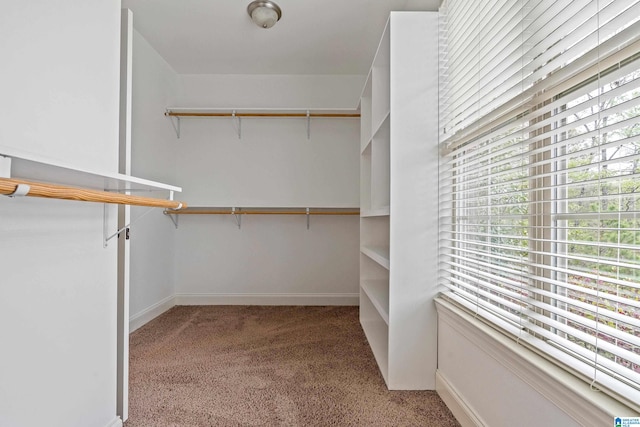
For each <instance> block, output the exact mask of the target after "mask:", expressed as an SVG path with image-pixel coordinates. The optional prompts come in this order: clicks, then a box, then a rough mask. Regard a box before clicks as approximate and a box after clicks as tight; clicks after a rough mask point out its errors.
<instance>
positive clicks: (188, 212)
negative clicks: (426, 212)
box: [165, 209, 360, 215]
mask: <svg viewBox="0 0 640 427" xmlns="http://www.w3.org/2000/svg"><path fill="white" fill-rule="evenodd" d="M165 213H166V214H178V215H232V214H233V215H307V212H305V211H268V210H255V211H235V212H234V211H231V210H209V209H199V210H181V211H175V212H173V211H170V210H169V211H165ZM309 215H360V211H319V212H313V211H310V212H309Z"/></svg>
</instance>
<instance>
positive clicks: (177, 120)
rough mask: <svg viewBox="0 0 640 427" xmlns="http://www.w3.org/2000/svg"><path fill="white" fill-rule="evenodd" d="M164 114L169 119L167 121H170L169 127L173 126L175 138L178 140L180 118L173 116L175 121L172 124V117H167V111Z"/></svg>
mask: <svg viewBox="0 0 640 427" xmlns="http://www.w3.org/2000/svg"><path fill="white" fill-rule="evenodd" d="M165 114H166V115H167V116H168V117H169V120H171V126H173V130H175V131H176V136H177V137H178V139H180V116H175V118H176V120H175V122H174V121H173V117H174V116H170V115H169V110H167V112H166V113H165Z"/></svg>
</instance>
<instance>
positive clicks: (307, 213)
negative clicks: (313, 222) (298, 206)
mask: <svg viewBox="0 0 640 427" xmlns="http://www.w3.org/2000/svg"><path fill="white" fill-rule="evenodd" d="M309 216H310V215H309V208H307V230H308V229H309Z"/></svg>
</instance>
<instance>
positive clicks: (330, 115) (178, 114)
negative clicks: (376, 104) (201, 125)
mask: <svg viewBox="0 0 640 427" xmlns="http://www.w3.org/2000/svg"><path fill="white" fill-rule="evenodd" d="M164 115H165V116H172V117H328V118H337V117H360V114H358V113H309V114H307V113H238V112H236V113H233V112H231V113H226V112H225V113H213V112H208V113H189V112H184V113H181V112H177V111H166V112H165V113H164Z"/></svg>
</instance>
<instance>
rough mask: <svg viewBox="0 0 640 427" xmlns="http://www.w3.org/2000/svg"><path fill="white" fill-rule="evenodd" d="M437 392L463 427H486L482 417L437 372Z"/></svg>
mask: <svg viewBox="0 0 640 427" xmlns="http://www.w3.org/2000/svg"><path fill="white" fill-rule="evenodd" d="M436 391H437V392H438V395H439V396H440V398H441V399H442V401H443V402H444V403H445V405H447V407H448V408H449V410H450V411H451V413H452V414H453V416H454V417H455V418H456V420H458V422H459V423H460V425H461V426H462V427H483V426H485V424H484V423H483V422H482V420H481V419H480V417H479V416H478V415H477V414H476V413H475V412H474V411H473V409H471V408H470V407H469V405H467V403H466V402H465V401H464V399H463V398H462V396H460V394H458V392H456V390H455V389H454V388H453V386H452V385H451V384H450V383H449V381H448V380H447V379H446V378H445V377H444V376H443V375H442V373H440V372H439V371H436Z"/></svg>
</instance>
